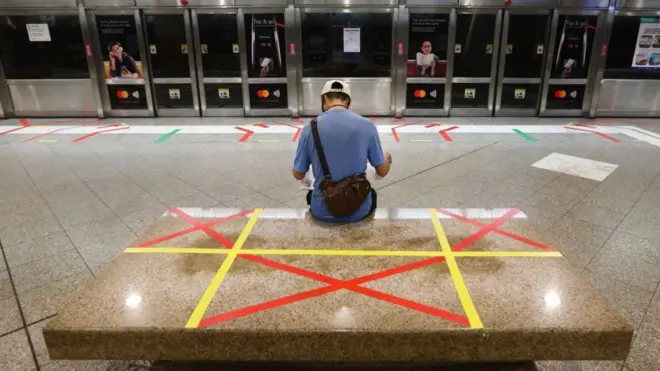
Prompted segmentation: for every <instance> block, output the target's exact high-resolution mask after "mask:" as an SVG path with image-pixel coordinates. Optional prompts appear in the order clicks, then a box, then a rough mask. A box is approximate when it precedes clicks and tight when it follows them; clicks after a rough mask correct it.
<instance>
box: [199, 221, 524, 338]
mask: <svg viewBox="0 0 660 371" xmlns="http://www.w3.org/2000/svg"><path fill="white" fill-rule="evenodd" d="M519 211H520V210H518V209H513V210H510V211H509V212H507V213H505V214H504V215H502V216H501V217H499V218H497V219H495V221H494V222H493V223H491V224H489V225H486V226H484V227H483V228H481V230H479V231H478V232H477V233H475V234H473V235H472V236H470V237H468V238H467V239H465V240H463V241H461V242H460V243H459V244H457V245H456V246H454V247H453V251H460V250H464V249H466V248H468V247H469V246H470V245H472V244H473V243H474V242H476V241H477V240H479V239H480V238H481V237H483V236H484V235H486V234H487V233H489V232H491V231H494V230H497V228H499V227H500V226H501V225H502V224H504V223H506V221H508V220H509V219H511V218H512V217H513V216H514V215H516V214H517V213H518V212H519ZM239 257H240V258H244V259H248V260H251V261H254V262H260V263H261V262H263V263H264V264H266V265H268V266H270V267H273V268H276V269H283V270H286V271H288V272H291V273H296V274H302V275H303V276H307V277H308V278H311V279H318V280H320V281H322V282H328V281H330V280H331V281H339V282H337V283H333V284H331V285H330V286H326V287H321V288H318V289H314V290H309V291H305V292H302V293H298V294H294V295H289V296H285V297H282V298H279V299H276V300H271V301H268V302H265V303H261V304H257V305H253V306H249V307H245V308H241V309H238V310H234V311H230V312H226V313H223V314H219V315H216V316H212V317H208V318H205V319H203V320H202V322H201V323H200V327H208V326H211V325H214V324H217V323H220V322H223V321H228V320H231V319H236V318H239V317H244V316H247V315H250V314H253V313H257V312H260V311H264V310H267V309H274V308H277V307H280V306H283V305H287V304H292V303H295V302H298V301H302V300H306V299H309V298H312V297H316V296H321V295H324V294H327V293H330V292H334V291H337V290H339V289H349V290H352V291H356V292H359V293H361V294H364V295H367V296H371V297H374V298H376V299H380V300H385V301H388V302H390V303H393V304H397V305H401V306H404V307H406V308H409V309H414V310H418V311H422V312H424V313H427V314H431V315H437V316H440V317H443V318H446V319H448V320H451V321H454V322H458V323H462V324H465V325H466V326H469V322H468V320H467V318H465V317H464V316H460V315H457V314H454V313H451V312H447V311H444V310H442V309H439V308H433V307H428V306H426V305H424V304H421V303H416V302H411V301H409V300H407V299H403V298H398V297H394V296H392V295H388V294H384V293H380V292H377V291H376V292H374V291H375V290H371V289H366V288H364V287H361V286H358V285H360V284H363V283H367V282H370V281H375V280H378V279H382V278H386V277H389V276H393V275H395V274H400V273H404V272H407V271H411V270H414V269H419V268H423V267H426V266H430V265H432V264H436V263H440V262H442V261H444V259H445V258H444V257H432V258H428V259H423V260H420V261H417V262H413V263H410V264H405V265H402V266H399V267H394V268H391V269H387V270H384V271H381V272H377V273H374V274H370V275H367V276H363V277H358V278H355V279H352V280H349V281H340V280H337V279H335V278H332V277H327V276H323V275H321V274H319V273H314V272H309V271H307V270H305V269H302V268H297V267H292V266H289V265H287V264H283V263H278V262H275V261H272V260H270V259H265V258H262V257H258V256H253V255H239ZM319 276H320V277H319ZM374 295H375V296H374Z"/></svg>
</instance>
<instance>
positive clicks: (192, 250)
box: [124, 247, 562, 258]
mask: <svg viewBox="0 0 660 371" xmlns="http://www.w3.org/2000/svg"><path fill="white" fill-rule="evenodd" d="M124 252H125V253H132V254H145V253H167V254H229V253H230V252H231V250H229V249H224V248H222V249H218V248H198V247H129V248H128V249H126V250H124ZM237 255H316V256H417V257H432V256H445V253H444V252H443V251H393V250H313V249H309V250H307V249H242V250H241V251H240V252H238V253H237ZM452 255H454V256H456V257H469V258H526V257H551V258H552V257H561V256H562V254H561V253H560V252H558V251H556V252H555V251H458V252H454V253H453V254H452Z"/></svg>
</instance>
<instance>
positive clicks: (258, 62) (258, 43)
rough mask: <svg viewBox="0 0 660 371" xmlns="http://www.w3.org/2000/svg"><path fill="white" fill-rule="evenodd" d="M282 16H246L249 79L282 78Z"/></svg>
mask: <svg viewBox="0 0 660 371" xmlns="http://www.w3.org/2000/svg"><path fill="white" fill-rule="evenodd" d="M284 27H285V26H284V14H282V13H277V14H246V15H245V32H246V40H247V43H248V45H247V47H248V50H247V56H248V64H249V67H250V77H284V76H286V62H285V59H284V49H285V45H284Z"/></svg>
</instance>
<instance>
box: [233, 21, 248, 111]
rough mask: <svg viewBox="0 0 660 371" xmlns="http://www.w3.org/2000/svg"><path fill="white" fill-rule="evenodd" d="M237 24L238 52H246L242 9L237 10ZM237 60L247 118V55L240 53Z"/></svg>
mask: <svg viewBox="0 0 660 371" xmlns="http://www.w3.org/2000/svg"><path fill="white" fill-rule="evenodd" d="M236 20H237V22H238V23H237V24H238V46H239V48H240V50H244V51H245V50H248V49H247V39H246V38H245V16H244V13H243V9H238V13H237V18H236ZM239 59H240V60H241V81H242V82H243V86H242V89H241V91H242V93H243V109H245V115H246V116H249V115H250V91H249V88H250V85H249V82H248V75H249V73H248V61H247V53H246V52H242V53H241V54H240V55H239Z"/></svg>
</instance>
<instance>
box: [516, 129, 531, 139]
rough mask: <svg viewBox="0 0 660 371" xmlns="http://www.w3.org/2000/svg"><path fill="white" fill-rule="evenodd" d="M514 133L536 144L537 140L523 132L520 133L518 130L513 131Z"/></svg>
mask: <svg viewBox="0 0 660 371" xmlns="http://www.w3.org/2000/svg"><path fill="white" fill-rule="evenodd" d="M513 131H515V132H516V134H518V135H520V136H521V137H523V138H525V139H526V140H528V141H530V142H536V138H534V137H531V136H529V135H527V134H525V133H523V132H522V131H520V130H518V129H513Z"/></svg>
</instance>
